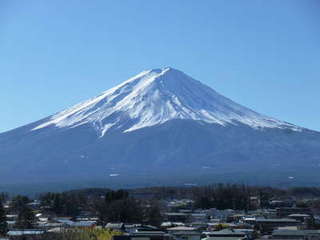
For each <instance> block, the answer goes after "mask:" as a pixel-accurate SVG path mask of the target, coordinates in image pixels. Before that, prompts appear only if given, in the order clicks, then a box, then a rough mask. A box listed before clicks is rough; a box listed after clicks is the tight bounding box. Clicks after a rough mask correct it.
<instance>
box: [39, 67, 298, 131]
mask: <svg viewBox="0 0 320 240" xmlns="http://www.w3.org/2000/svg"><path fill="white" fill-rule="evenodd" d="M173 119H190V120H197V121H204V122H207V123H214V124H219V125H223V126H227V125H228V124H233V125H237V124H238V123H242V124H245V125H248V126H250V127H252V128H289V129H292V130H295V131H299V130H301V128H299V127H297V126H294V125H292V124H289V123H286V122H283V121H279V120H276V119H273V118H270V117H267V116H263V115H261V114H258V113H256V112H254V111H252V110H250V109H248V108H246V107H243V106H241V105H239V104H237V103H235V102H233V101H231V100H230V99H228V98H225V97H223V96H222V95H220V94H218V93H217V92H215V91H214V90H212V89H211V88H209V87H207V86H205V85H203V84H202V83H200V82H199V81H197V80H194V79H193V78H191V77H189V76H187V75H186V74H184V73H183V72H181V71H179V70H176V69H173V68H169V67H167V68H162V69H152V70H148V71H143V72H141V73H139V74H138V75H136V76H134V77H132V78H130V79H128V80H127V81H125V82H123V83H122V84H120V85H118V86H116V87H114V88H111V89H109V90H107V91H105V92H104V93H102V94H101V95H100V96H98V97H95V98H93V99H90V100H88V101H85V102H83V103H80V104H78V105H76V106H74V107H71V108H70V109H67V110H65V111H62V112H60V113H58V114H56V115H53V116H52V117H51V118H50V120H48V121H45V122H44V123H42V124H40V125H38V126H37V127H35V128H34V129H33V130H39V129H42V128H46V127H49V126H55V127H58V128H64V127H69V128H74V127H77V126H80V125H83V124H91V125H92V126H93V127H94V128H95V129H96V130H97V131H98V133H99V134H100V136H104V135H105V134H106V133H107V132H108V131H109V130H111V129H117V130H121V131H123V132H130V131H134V130H137V129H140V128H144V127H150V126H154V125H159V124H162V123H165V122H167V121H169V120H173Z"/></svg>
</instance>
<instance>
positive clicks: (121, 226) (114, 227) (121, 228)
mask: <svg viewBox="0 0 320 240" xmlns="http://www.w3.org/2000/svg"><path fill="white" fill-rule="evenodd" d="M105 228H107V229H110V230H114V231H119V232H124V231H125V225H124V223H108V224H107V225H106V226H105Z"/></svg>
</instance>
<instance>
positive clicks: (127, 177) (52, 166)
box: [0, 68, 320, 191]
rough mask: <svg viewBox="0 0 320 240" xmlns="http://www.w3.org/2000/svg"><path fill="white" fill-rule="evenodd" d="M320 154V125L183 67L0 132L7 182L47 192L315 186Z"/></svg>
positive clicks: (1, 171)
mask: <svg viewBox="0 0 320 240" xmlns="http://www.w3.org/2000/svg"><path fill="white" fill-rule="evenodd" d="M319 156H320V133H319V132H316V131H312V130H308V129H305V128H301V127H298V126H295V125H293V124H290V123H287V122H284V121H280V120H276V119H274V118H271V117H267V116H264V115H262V114H259V113H256V112H254V111H252V110H250V109H248V108H246V107H244V106H241V105H239V104H237V103H235V102H233V101H231V100H230V99H228V98H226V97H224V96H222V95H220V94H219V93H217V92H215V91H214V90H212V89H211V88H209V87H207V86H205V85H203V84H202V83H200V82H199V81H197V80H194V79H193V78H191V77H189V76H188V75H186V74H184V73H183V72H181V71H179V70H176V69H173V68H161V69H152V70H148V71H143V72H141V73H139V74H138V75H136V76H134V77H132V78H130V79H128V80H127V81H125V82H123V83H122V84H120V85H118V86H116V87H114V88H111V89H109V90H107V91H105V92H103V93H102V94H101V95H99V96H97V97H95V98H92V99H90V100H88V101H85V102H83V103H80V104H78V105H76V106H74V107H71V108H69V109H67V110H65V111H62V112H60V113H57V114H54V115H52V116H49V117H47V118H44V119H41V120H39V121H37V122H34V123H31V124H28V125H25V126H23V127H20V128H17V129H14V130H11V131H9V132H5V133H2V134H0V166H1V168H0V182H1V183H2V185H6V184H13V183H15V184H16V186H22V185H24V184H30V185H32V187H33V188H35V186H39V184H42V185H43V186H45V190H48V188H49V185H50V184H51V185H50V186H58V189H63V188H67V186H68V187H69V188H74V187H88V186H104V187H105V186H107V187H130V186H150V185H168V184H170V185H182V184H190V183H192V184H209V183H214V182H226V181H227V182H239V181H240V182H242V183H249V184H277V185H283V186H287V185H303V184H304V185H314V184H320V179H319V177H318V175H319V174H318V172H319V167H320V157H319ZM49 183H50V184H49ZM51 189H52V188H51ZM3 190H10V189H3ZM52 190H54V189H52ZM0 191H1V184H0Z"/></svg>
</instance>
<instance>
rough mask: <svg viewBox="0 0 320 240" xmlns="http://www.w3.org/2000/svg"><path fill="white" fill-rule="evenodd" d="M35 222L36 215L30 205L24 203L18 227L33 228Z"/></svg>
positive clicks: (17, 223) (19, 215)
mask: <svg viewBox="0 0 320 240" xmlns="http://www.w3.org/2000/svg"><path fill="white" fill-rule="evenodd" d="M34 223H35V215H34V213H33V211H32V209H31V208H30V207H28V206H27V205H24V206H22V207H21V208H20V211H19V214H18V219H17V222H16V225H15V226H16V228H19V229H32V228H33V227H34Z"/></svg>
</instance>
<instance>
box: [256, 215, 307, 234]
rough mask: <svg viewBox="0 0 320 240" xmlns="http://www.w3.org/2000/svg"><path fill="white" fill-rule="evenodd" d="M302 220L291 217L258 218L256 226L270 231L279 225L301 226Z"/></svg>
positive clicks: (265, 231)
mask: <svg viewBox="0 0 320 240" xmlns="http://www.w3.org/2000/svg"><path fill="white" fill-rule="evenodd" d="M300 225H301V222H299V221H297V220H295V219H290V218H274V219H270V218H269V219H263V218H258V219H256V222H255V227H256V228H257V229H259V230H260V231H261V232H264V233H268V232H270V233H271V232H272V230H274V229H275V228H277V227H287V226H300Z"/></svg>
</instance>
